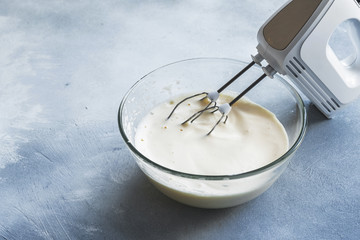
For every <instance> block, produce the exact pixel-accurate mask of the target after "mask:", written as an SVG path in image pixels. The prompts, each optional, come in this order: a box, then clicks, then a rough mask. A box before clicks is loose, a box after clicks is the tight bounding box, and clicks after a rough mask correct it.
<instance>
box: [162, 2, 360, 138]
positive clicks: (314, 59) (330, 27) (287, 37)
mask: <svg viewBox="0 0 360 240" xmlns="http://www.w3.org/2000/svg"><path fill="white" fill-rule="evenodd" d="M340 25H342V26H344V27H345V28H346V31H347V35H348V38H349V40H350V42H351V43H352V45H353V46H352V47H353V50H354V51H353V53H352V54H351V55H349V56H347V57H346V58H344V59H340V58H339V57H338V56H337V55H336V54H335V52H334V51H333V49H332V47H331V46H329V39H330V37H331V36H332V35H333V33H334V31H335V29H336V28H338V27H339V26H340ZM257 39H258V45H257V47H256V48H257V52H258V53H257V54H256V55H255V56H252V60H253V61H252V62H251V63H249V64H248V65H247V66H246V67H245V68H244V69H242V70H241V71H240V72H239V73H238V74H236V75H235V76H234V77H233V78H231V79H230V80H229V81H228V82H226V83H225V84H224V85H223V86H222V87H220V88H219V89H218V90H217V91H214V92H209V93H208V92H202V93H198V94H194V95H192V96H189V97H186V98H185V99H183V100H181V101H180V102H179V103H177V104H176V105H175V107H174V109H173V110H172V111H171V113H170V114H169V116H168V119H169V118H170V117H171V116H172V115H173V113H174V112H175V110H176V109H177V108H178V107H179V105H181V104H182V103H184V102H185V101H187V100H189V99H191V98H194V97H199V96H201V95H204V97H203V98H202V99H204V98H208V100H209V101H210V103H209V104H208V105H207V106H206V107H205V108H204V109H202V110H200V111H198V112H196V113H195V114H193V115H192V116H190V117H189V118H188V119H187V120H185V121H184V122H183V123H182V124H185V123H188V122H190V123H192V122H194V121H195V120H196V119H197V118H199V117H200V116H201V115H202V114H203V113H204V112H206V111H210V112H212V113H214V112H217V111H219V112H220V113H221V117H220V119H219V120H218V121H217V122H216V123H215V125H214V126H213V128H212V129H211V130H210V131H209V132H208V134H207V135H209V134H211V133H212V132H213V131H214V129H215V128H216V126H218V125H219V124H220V123H221V122H222V121H223V120H224V123H226V120H227V119H228V114H229V112H230V111H231V106H232V105H233V104H234V103H235V102H237V101H238V100H239V99H240V98H242V97H243V96H244V95H245V94H246V93H247V92H248V91H250V90H251V89H252V88H253V87H255V86H256V85H257V84H258V83H259V82H260V81H261V80H263V79H264V78H265V77H267V76H268V77H270V78H273V76H274V75H275V74H276V73H280V74H282V75H288V76H289V77H290V79H291V80H292V82H293V83H294V84H295V85H296V86H297V87H298V88H299V89H300V90H301V91H302V92H303V93H304V94H305V95H306V96H307V97H308V98H309V99H310V100H311V101H312V102H313V103H314V104H315V105H316V106H317V108H318V109H319V110H320V111H321V112H322V113H323V114H324V115H325V116H327V117H328V118H330V117H331V116H332V115H333V113H334V112H335V111H336V110H338V109H340V108H341V107H342V106H344V105H345V104H347V103H349V102H351V101H353V100H355V99H356V98H357V97H358V96H359V95H360V0H292V1H289V2H287V3H286V4H285V5H284V6H282V7H281V8H280V9H279V10H278V11H277V12H275V13H274V14H273V15H272V16H271V17H270V18H269V19H268V20H267V21H266V22H265V23H264V25H263V26H262V27H261V28H260V29H259V31H258V35H257ZM263 60H266V62H267V63H268V65H267V66H266V67H262V69H263V71H264V74H262V75H261V76H260V77H259V78H258V79H256V80H255V81H254V82H253V83H252V84H251V85H250V86H248V87H247V88H246V89H245V90H244V91H243V92H241V93H240V94H239V95H238V96H237V97H235V98H234V99H233V100H232V101H231V102H229V103H225V104H222V105H220V106H218V105H217V103H216V101H217V100H218V98H219V94H220V93H221V92H222V91H223V90H225V89H226V88H227V87H228V86H229V85H230V84H231V83H233V82H234V81H235V80H236V79H238V78H239V77H240V76H241V75H242V74H244V73H245V72H246V71H247V70H248V69H250V68H251V67H252V66H253V65H255V64H258V65H260V66H261V62H262V61H263ZM224 118H225V119H224Z"/></svg>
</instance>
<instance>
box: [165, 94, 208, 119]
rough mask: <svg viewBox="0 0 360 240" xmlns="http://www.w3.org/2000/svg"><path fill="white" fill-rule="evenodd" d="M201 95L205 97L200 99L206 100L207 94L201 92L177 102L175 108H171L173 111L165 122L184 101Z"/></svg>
mask: <svg viewBox="0 0 360 240" xmlns="http://www.w3.org/2000/svg"><path fill="white" fill-rule="evenodd" d="M201 95H205V96H204V97H203V98H202V99H204V98H206V97H207V95H208V93H207V92H202V93H197V94H194V95H191V96H189V97H186V98H184V99H183V100H181V101H180V102H178V103H177V104H176V105H175V107H174V108H173V110H172V111H171V112H170V114H169V116H168V117H167V118H166V120H168V119H169V118H171V116H172V115H173V114H174V112H175V110H176V109H177V108H178V107H179V106H180V105H181V104H182V103H183V102H185V101H187V100H189V99H192V98H194V97H198V96H201Z"/></svg>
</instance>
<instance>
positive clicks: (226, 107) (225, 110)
mask: <svg viewBox="0 0 360 240" xmlns="http://www.w3.org/2000/svg"><path fill="white" fill-rule="evenodd" d="M216 111H219V112H220V113H221V117H220V118H219V120H218V121H217V122H216V123H215V125H214V126H213V128H212V129H211V130H210V131H209V132H208V133H207V134H206V135H210V134H211V133H212V132H213V131H214V129H215V128H216V127H217V126H218V125H219V124H220V122H221V121H222V120H223V119H224V118H225V120H224V124H225V123H226V121H227V120H228V118H229V116H228V114H229V112H230V111H231V106H230V104H229V103H224V104H222V105H220V106H219V107H218V109H216V110H215V111H214V112H216Z"/></svg>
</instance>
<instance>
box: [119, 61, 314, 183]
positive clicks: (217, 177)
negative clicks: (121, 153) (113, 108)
mask: <svg viewBox="0 0 360 240" xmlns="http://www.w3.org/2000/svg"><path fill="white" fill-rule="evenodd" d="M199 60H219V61H230V62H234V63H240V64H248V63H246V62H244V61H240V60H236V59H231V58H216V57H202V58H189V59H184V60H180V61H175V62H172V63H168V64H166V65H163V66H161V67H158V68H156V69H154V70H152V71H150V72H149V73H147V74H145V75H144V76H143V77H141V78H140V79H139V80H138V81H136V82H135V84H134V85H133V86H132V87H131V88H130V89H129V90H128V91H127V92H126V93H125V95H124V97H123V98H122V100H121V103H120V106H119V109H118V127H119V130H120V134H121V136H122V137H123V139H124V141H125V143H126V145H127V146H128V148H129V149H130V151H131V152H132V153H133V154H135V155H136V156H137V157H139V158H141V159H142V160H143V161H145V162H146V163H147V164H150V165H151V166H153V167H155V168H157V169H158V170H161V171H163V172H166V173H169V174H172V175H175V176H179V177H184V178H190V179H200V180H233V179H240V178H245V177H250V176H254V175H257V174H259V173H262V172H265V171H267V170H270V169H272V168H274V167H276V166H277V165H279V164H281V163H283V162H285V161H286V159H288V157H290V156H291V155H292V154H293V153H295V151H296V150H297V149H298V148H299V146H300V144H301V142H302V141H303V139H304V136H305V132H306V128H307V121H308V120H307V112H306V108H305V104H304V101H303V99H302V97H301V96H300V94H299V93H298V91H297V90H296V89H295V88H294V87H293V86H292V85H291V84H290V83H289V82H288V81H286V80H285V79H284V78H282V77H281V76H279V75H278V74H277V75H275V76H274V78H276V79H277V80H279V81H280V82H282V83H283V84H284V85H285V86H286V87H287V88H288V89H289V91H290V92H291V94H292V95H293V97H294V98H295V99H296V101H297V105H298V106H299V107H300V113H301V116H302V117H301V120H302V125H301V130H300V134H299V136H298V137H297V139H296V141H295V142H294V144H293V145H292V146H291V147H290V148H289V149H288V150H287V151H286V152H285V153H284V154H283V155H282V156H280V157H279V158H277V159H276V160H274V161H272V162H270V163H269V164H267V165H265V166H262V167H260V168H257V169H254V170H251V171H248V172H242V173H238V174H229V175H226V174H225V175H206V174H204V175H203V174H193V173H187V172H181V171H177V170H174V169H171V168H167V167H164V166H162V165H160V164H158V163H156V162H154V161H152V160H150V159H149V158H147V157H146V156H144V155H143V154H142V153H141V152H140V151H138V150H137V149H136V147H135V146H134V145H133V144H132V143H131V142H130V139H129V138H128V137H127V135H126V132H125V130H124V128H123V127H122V126H123V121H122V119H121V116H122V110H123V109H124V105H125V102H126V100H127V98H128V96H129V94H130V93H131V92H132V91H133V90H134V89H135V88H136V87H137V86H138V85H139V84H140V83H141V82H142V81H143V79H144V78H146V76H148V75H150V74H152V73H153V72H155V71H158V70H160V69H162V68H165V67H167V66H170V65H174V64H178V63H181V62H188V61H199Z"/></svg>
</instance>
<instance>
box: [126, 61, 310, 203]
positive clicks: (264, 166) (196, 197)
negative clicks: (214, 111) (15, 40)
mask: <svg viewBox="0 0 360 240" xmlns="http://www.w3.org/2000/svg"><path fill="white" fill-rule="evenodd" d="M244 66H245V63H242V62H239V61H234V60H227V59H191V60H186V61H180V62H177V63H174V64H169V65H167V66H164V67H162V68H159V69H157V70H155V71H153V72H151V73H149V74H148V75H146V76H145V77H143V78H142V79H141V80H140V81H139V82H137V83H136V84H135V85H134V86H133V87H132V88H131V89H130V90H129V92H128V93H127V95H126V96H125V97H124V99H123V101H122V103H121V105H120V109H119V128H120V132H121V135H122V137H123V138H124V140H125V142H126V144H127V145H128V147H129V148H130V150H131V152H132V153H133V155H134V156H135V159H136V162H137V164H138V165H139V167H140V168H141V169H142V170H143V172H144V173H145V174H146V175H147V176H148V177H149V179H150V180H151V182H153V183H154V185H155V186H156V187H157V188H158V189H159V190H161V191H162V192H163V193H165V194H166V195H168V196H169V197H171V198H173V199H175V200H177V201H179V202H182V203H185V204H188V205H191V206H196V207H204V208H223V207H231V206H235V205H238V204H241V203H244V202H246V201H249V200H250V199H253V198H255V197H256V196H258V195H260V194H261V193H263V192H264V191H265V190H266V189H268V188H269V187H270V186H271V185H272V184H273V183H274V182H275V180H276V179H277V178H278V177H279V176H280V175H281V173H282V172H283V171H284V169H285V168H286V166H287V164H288V162H289V160H290V158H291V156H292V155H293V154H294V153H295V151H296V149H297V148H298V146H299V145H300V143H301V141H302V139H303V137H304V134H305V128H306V112H305V108H304V105H303V102H302V100H301V98H300V96H299V95H298V93H297V92H296V90H295V89H294V88H293V87H291V85H289V84H288V83H287V82H286V81H285V80H284V79H282V78H280V77H275V78H274V79H268V78H266V79H264V80H263V82H261V83H260V84H259V85H258V86H256V87H255V88H254V89H253V90H251V91H250V92H249V93H248V94H247V97H249V99H251V100H252V101H253V102H255V103H256V104H259V105H261V106H263V107H264V108H266V109H268V110H265V109H264V108H262V107H260V106H259V105H256V104H254V103H252V102H249V101H247V100H242V101H240V102H238V103H237V104H236V106H235V105H234V106H235V107H234V108H233V110H232V112H230V116H229V119H228V122H227V123H226V124H225V125H226V126H225V125H222V126H219V127H218V128H216V129H215V131H214V132H213V133H212V134H211V135H210V136H206V132H207V131H209V127H211V126H212V124H213V122H212V123H209V121H211V118H212V116H211V115H208V116H205V117H204V116H202V117H201V118H199V119H198V120H196V122H194V123H192V124H189V125H188V126H182V125H180V123H181V122H182V121H183V120H184V119H182V118H183V117H184V116H190V115H191V111H193V110H191V109H187V108H186V106H188V105H185V107H182V108H181V109H180V110H177V112H176V114H174V116H173V117H172V118H170V119H169V120H168V121H165V118H166V116H167V114H168V113H166V112H167V111H171V108H172V107H173V106H172V105H173V103H174V102H176V99H174V97H175V96H181V95H182V96H183V95H190V94H191V93H194V92H202V91H213V90H214V89H217V88H218V86H220V85H222V83H224V82H225V81H226V80H228V79H229V78H231V76H232V75H234V74H235V73H236V72H237V71H238V70H239V69H242V68H243V67H244ZM261 74H262V71H261V69H260V68H252V69H251V70H249V72H248V73H246V75H245V76H242V77H241V78H240V79H239V80H238V82H235V83H233V85H231V86H230V87H229V91H230V92H233V93H237V92H240V91H241V89H242V88H244V87H246V86H247V85H249V82H251V81H253V80H255V79H256V78H257V77H258V76H260V75H261ZM175 98H176V97H175ZM225 98H226V97H225ZM188 104H190V106H191V107H190V106H189V108H195V109H196V104H199V106H198V107H201V104H202V103H201V102H199V101H197V100H194V101H193V102H189V103H188ZM189 110H190V111H189ZM269 111H270V112H269ZM271 112H272V113H271ZM165 113H166V114H165ZM163 116H165V117H163ZM208 118H210V119H208ZM256 123H260V124H256ZM164 134H165V135H164ZM189 136H190V137H189ZM245 143H246V144H245ZM230 144H231V145H230ZM239 149H240V151H239ZM274 149H275V150H274ZM160 150H163V151H160ZM175 155H176V156H175ZM172 156H174V157H172Z"/></svg>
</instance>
